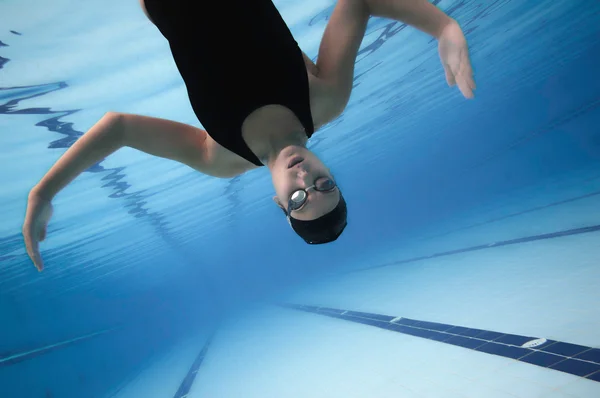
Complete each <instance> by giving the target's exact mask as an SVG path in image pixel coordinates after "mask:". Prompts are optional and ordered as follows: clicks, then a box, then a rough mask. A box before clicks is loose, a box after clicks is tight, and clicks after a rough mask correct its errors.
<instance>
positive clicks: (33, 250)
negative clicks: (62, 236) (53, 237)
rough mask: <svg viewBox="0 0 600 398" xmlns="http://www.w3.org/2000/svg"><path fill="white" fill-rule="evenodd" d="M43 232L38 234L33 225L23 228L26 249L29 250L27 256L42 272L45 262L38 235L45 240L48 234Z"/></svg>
mask: <svg viewBox="0 0 600 398" xmlns="http://www.w3.org/2000/svg"><path fill="white" fill-rule="evenodd" d="M45 229H46V228H44V231H42V234H36V231H35V227H34V226H33V225H31V224H25V225H24V226H23V238H24V239H25V248H26V249H27V254H28V255H29V258H30V259H31V261H33V265H35V268H37V270H38V271H40V272H41V271H42V270H43V269H44V261H43V260H42V256H41V254H40V245H39V240H38V239H37V238H36V235H38V236H43V237H44V238H45V235H46V232H45Z"/></svg>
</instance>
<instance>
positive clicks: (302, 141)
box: [259, 130, 308, 169]
mask: <svg viewBox="0 0 600 398" xmlns="http://www.w3.org/2000/svg"><path fill="white" fill-rule="evenodd" d="M307 141H308V137H307V136H306V133H305V132H304V131H297V130H296V131H293V132H292V133H288V134H274V135H272V136H269V137H268V139H267V140H266V141H265V144H266V145H265V151H264V152H262V153H261V156H259V158H260V161H261V162H262V164H264V165H266V166H267V167H269V169H271V168H272V167H273V165H274V164H275V160H276V159H277V158H278V157H279V155H280V154H281V151H283V150H284V149H286V148H288V147H290V146H299V147H302V148H306V143H307Z"/></svg>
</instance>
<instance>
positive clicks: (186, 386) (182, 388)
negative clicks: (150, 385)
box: [173, 336, 213, 398]
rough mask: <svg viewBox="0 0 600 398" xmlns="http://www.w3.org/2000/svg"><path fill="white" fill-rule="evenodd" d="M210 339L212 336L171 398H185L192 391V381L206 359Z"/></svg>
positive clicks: (210, 338)
mask: <svg viewBox="0 0 600 398" xmlns="http://www.w3.org/2000/svg"><path fill="white" fill-rule="evenodd" d="M212 339H213V336H210V337H209V338H208V340H207V341H206V343H205V344H204V347H202V350H201V351H200V353H199V354H198V356H197V357H196V359H195V360H194V363H193V364H192V366H191V367H190V369H189V370H188V373H187V375H186V376H185V378H184V379H183V380H182V381H181V384H180V385H179V388H178V389H177V392H176V393H175V395H174V396H173V398H185V397H187V395H188V394H189V392H190V390H191V389H192V385H193V384H194V380H195V379H196V374H197V373H198V370H199V369H200V365H202V362H203V361H204V358H205V357H206V353H207V352H208V347H209V346H210V343H211V342H212Z"/></svg>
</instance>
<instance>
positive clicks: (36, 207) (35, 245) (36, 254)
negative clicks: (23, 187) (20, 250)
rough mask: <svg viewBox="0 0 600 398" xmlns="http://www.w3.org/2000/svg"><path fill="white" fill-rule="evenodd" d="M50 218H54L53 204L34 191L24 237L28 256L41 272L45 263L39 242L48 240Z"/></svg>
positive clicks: (29, 204)
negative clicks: (47, 231)
mask: <svg viewBox="0 0 600 398" xmlns="http://www.w3.org/2000/svg"><path fill="white" fill-rule="evenodd" d="M50 217H52V203H50V201H49V200H47V199H45V198H43V197H42V196H40V195H39V194H38V193H37V192H36V191H35V189H33V190H32V191H31V192H30V193H29V198H28V200H27V213H26V214H25V222H24V223H23V237H24V238H25V247H26V248H27V254H28V255H29V258H31V260H32V261H33V264H34V265H35V267H36V268H37V270H38V271H40V272H41V271H42V270H43V269H44V262H43V260H42V256H41V255H40V247H39V242H41V241H43V240H44V239H46V229H47V226H48V221H49V220H50Z"/></svg>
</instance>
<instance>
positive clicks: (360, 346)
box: [0, 0, 600, 398]
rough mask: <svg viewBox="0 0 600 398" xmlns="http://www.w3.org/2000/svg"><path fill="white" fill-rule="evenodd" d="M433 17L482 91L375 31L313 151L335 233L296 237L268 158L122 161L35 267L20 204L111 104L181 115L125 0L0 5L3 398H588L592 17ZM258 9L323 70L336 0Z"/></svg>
mask: <svg viewBox="0 0 600 398" xmlns="http://www.w3.org/2000/svg"><path fill="white" fill-rule="evenodd" d="M435 3H436V4H437V5H438V6H439V7H440V8H442V9H443V10H445V11H446V12H448V13H449V14H450V15H452V16H453V17H454V18H456V19H457V20H458V21H459V22H460V23H461V25H462V26H463V29H464V30H465V33H466V36H467V39H468V41H469V44H470V48H471V57H472V62H473V65H474V68H475V74H476V81H477V84H478V90H477V95H476V99H475V100H473V101H465V100H464V99H463V98H462V97H461V95H460V93H459V92H458V90H456V89H449V88H448V87H446V83H445V80H444V75H443V70H442V67H441V65H440V63H439V60H438V56H437V50H436V45H435V43H434V42H432V41H431V40H430V39H429V38H428V37H427V36H426V35H424V34H423V33H420V32H418V31H416V30H414V29H412V28H405V26H404V25H402V24H400V23H398V22H394V21H390V20H385V19H377V18H373V19H371V20H370V22H369V28H368V31H367V34H366V36H365V39H364V41H363V44H362V48H361V51H360V54H359V56H358V59H357V63H356V78H355V83H354V86H355V88H354V91H353V93H352V97H351V100H350V103H349V106H348V108H347V110H346V112H345V113H344V115H343V116H342V117H340V118H339V119H338V120H336V121H335V122H333V123H331V124H330V125H328V126H326V127H325V128H323V129H322V130H321V131H319V132H318V133H317V134H316V135H315V136H314V137H313V138H312V139H311V141H310V148H311V149H314V150H315V152H317V153H318V154H319V155H320V156H322V157H323V158H324V159H326V161H327V164H328V165H330V167H331V168H332V170H333V172H334V173H335V175H336V178H337V179H338V180H339V183H340V185H341V186H342V187H343V190H344V195H345V197H346V198H347V201H348V206H349V217H348V221H349V224H348V227H347V229H346V231H345V232H344V234H343V235H342V237H341V238H340V239H339V240H338V241H336V242H334V243H332V244H329V245H323V246H318V247H307V245H305V244H304V243H302V241H301V240H299V239H298V238H297V237H296V236H294V235H293V233H292V232H291V231H290V230H289V227H288V225H287V223H286V222H285V220H284V219H283V218H282V214H281V211H280V210H279V209H277V207H276V206H274V205H273V204H272V201H271V197H272V195H273V192H272V186H271V182H270V178H269V176H268V174H267V173H266V171H264V170H256V171H252V172H250V173H248V174H246V175H244V176H241V177H238V178H234V179H229V180H219V179H215V178H212V177H206V176H203V175H200V174H198V173H196V172H194V171H192V170H190V169H189V168H187V167H185V166H181V165H179V164H177V163H174V162H172V161H168V160H163V159H157V158H152V157H150V156H148V155H145V154H143V153H140V152H136V151H134V150H131V149H123V150H120V151H118V152H117V153H115V154H114V155H112V156H110V157H109V158H107V159H105V160H104V161H102V162H101V163H100V164H98V165H96V166H94V167H93V168H91V169H90V170H88V172H86V173H84V174H82V175H81V176H80V177H79V178H78V179H76V180H75V181H74V182H73V183H72V184H71V185H69V186H68V187H67V188H66V189H65V190H64V191H62V192H61V193H60V194H59V195H58V196H57V197H56V199H55V201H54V205H55V214H54V217H53V218H52V221H51V223H50V226H49V231H48V239H47V241H46V242H44V243H43V244H42V255H43V256H44V258H45V260H46V269H45V271H44V272H43V273H37V272H36V271H35V269H34V267H33V265H32V264H31V263H30V262H29V260H28V258H27V256H26V253H25V250H24V246H23V243H22V237H21V234H20V228H21V225H22V222H23V216H24V212H25V206H26V197H27V193H28V191H29V189H31V187H32V186H33V185H34V184H35V183H36V182H37V181H38V180H39V179H40V178H41V176H42V175H43V174H44V173H45V172H46V171H47V170H48V168H49V167H50V166H51V165H52V164H53V163H54V162H55V161H56V160H57V159H58V158H59V157H60V155H61V154H62V153H64V151H65V149H66V148H68V147H69V146H70V145H72V144H73V142H74V141H75V140H76V139H77V138H78V137H80V136H81V135H82V134H83V133H84V132H85V131H86V130H87V129H89V128H90V127H91V126H92V125H93V124H94V123H95V122H96V121H97V120H98V119H99V118H100V117H101V116H102V115H103V114H104V113H106V112H107V111H119V112H131V113H140V114H144V115H151V116H158V117H163V118H167V119H172V120H177V121H181V122H185V123H190V124H193V125H199V124H198V122H197V120H196V119H195V116H194V114H193V112H192V110H191V107H190V105H189V103H188V100H187V96H186V93H185V88H184V86H183V82H182V80H181V78H180V77H179V75H178V74H177V71H176V68H175V65H174V63H173V61H172V59H171V58H170V56H169V51H168V47H167V44H166V42H165V41H164V39H163V38H162V37H161V36H160V34H159V32H158V31H157V30H156V28H155V27H154V26H153V25H151V24H150V23H149V22H148V21H147V20H146V18H145V17H144V15H143V13H142V12H141V10H140V8H139V5H138V2H137V1H133V0H131V1H117V0H108V1H105V2H96V3H94V4H92V3H89V2H86V3H85V5H83V3H80V2H75V1H73V0H54V1H52V2H43V1H40V0H4V1H2V2H0V67H1V69H0V145H1V147H2V151H1V152H0V165H1V166H2V167H0V186H1V187H2V190H1V194H0V209H1V210H0V212H1V213H0V215H1V217H0V219H1V222H0V321H1V324H0V325H1V327H0V397H2V398H5V397H6V398H29V397H31V398H38V397H41V398H51V397H52V398H62V397H67V398H71V397H74V398H79V397H81V398H92V397H119V398H130V397H132V398H137V397H149V398H153V397H157V398H163V397H164V398H171V397H177V398H183V397H185V396H187V397H190V398H191V397H198V398H204V397H218V398H229V397H233V398H239V397H249V398H253V397H260V398H268V397H274V398H288V397H289V398H296V397H311V398H317V397H334V398H337V397H344V398H347V397H361V398H362V397H369V398H370V397H409V398H411V397H433V398H437V397H443V398H453V397H463V398H464V397H477V398H480V397H486V398H497V397H503V398H509V397H520V398H529V397H548V398H573V397H582V398H593V397H598V396H600V332H599V331H600V305H599V303H600V288H599V287H600V211H599V209H600V79H599V78H598V75H597V71H598V61H600V3H599V2H598V1H596V0H572V1H566V0H561V1H554V2H551V1H540V2H533V1H525V0H495V1H494V0H464V1H458V0H441V1H437V0H436V1H435ZM275 4H276V5H277V7H278V8H279V10H280V12H281V14H282V15H283V17H284V19H285V20H286V21H287V22H288V24H289V26H290V28H291V30H292V32H293V33H294V35H295V37H296V39H297V41H298V43H299V44H300V46H301V47H302V49H303V50H304V51H305V52H306V53H307V54H308V55H309V56H310V57H312V58H315V57H316V54H317V50H318V45H319V41H320V38H321V35H322V33H323V30H324V28H325V24H326V23H327V21H328V17H329V15H330V14H331V11H332V9H333V5H334V2H333V1H330V0H327V1H325V0H308V1H302V2H300V1H292V0H276V1H275ZM219 18H222V20H223V25H222V26H223V28H222V31H221V32H215V35H221V34H222V35H226V34H236V33H235V27H231V26H229V25H228V24H227V16H225V15H224V16H219Z"/></svg>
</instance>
